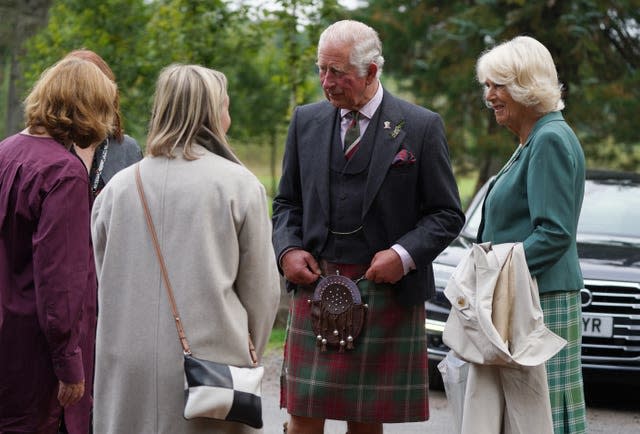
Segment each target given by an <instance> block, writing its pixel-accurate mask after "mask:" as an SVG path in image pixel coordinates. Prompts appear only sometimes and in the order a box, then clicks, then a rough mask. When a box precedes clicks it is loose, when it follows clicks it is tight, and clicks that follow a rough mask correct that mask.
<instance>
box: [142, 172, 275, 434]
mask: <svg viewBox="0 0 640 434" xmlns="http://www.w3.org/2000/svg"><path fill="white" fill-rule="evenodd" d="M136 186H137V188H138V195H139V196H140V202H141V203H142V207H143V208H144V214H145V217H146V219H147V227H148V229H149V233H150V234H151V239H152V241H153V247H154V248H155V251H156V256H157V257H158V263H159V264H160V271H161V272H162V279H163V280H164V284H165V286H166V289H167V296H168V297H169V305H170V306H171V313H172V314H173V319H174V321H175V323H176V330H177V331H178V339H179V340H180V345H182V351H183V353H184V375H185V391H184V395H185V401H184V418H185V419H194V418H199V417H205V418H210V419H219V420H226V421H233V422H241V423H244V424H247V425H249V426H251V427H254V428H262V399H261V385H262V377H263V375H264V367H262V366H258V357H257V355H256V350H255V347H254V346H253V342H252V341H251V336H249V342H248V344H249V345H248V351H249V355H250V356H251V361H252V363H253V366H251V367H246V368H240V367H236V366H232V365H227V364H224V363H218V362H213V361H210V360H203V359H198V358H196V357H194V356H193V355H192V354H191V349H190V348H189V342H188V341H187V336H186V334H185V332H184V328H183V327H182V321H181V320H180V315H179V314H178V306H177V305H176V301H175V298H174V297H173V288H172V287H171V282H170V281H169V273H168V272H167V267H166V265H165V263H164V257H163V255H162V251H161V250H160V244H159V243H158V235H157V233H156V229H155V226H154V224H153V219H152V218H151V213H150V212H149V206H148V205H147V199H146V198H145V195H144V188H143V186H142V179H141V178H140V163H138V164H136Z"/></svg>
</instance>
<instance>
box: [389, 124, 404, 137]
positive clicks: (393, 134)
mask: <svg viewBox="0 0 640 434" xmlns="http://www.w3.org/2000/svg"><path fill="white" fill-rule="evenodd" d="M403 125H404V121H400V123H398V125H396V126H395V128H394V129H393V131H392V132H391V137H392V138H394V139H395V138H396V137H397V136H398V134H400V131H401V130H402V127H403Z"/></svg>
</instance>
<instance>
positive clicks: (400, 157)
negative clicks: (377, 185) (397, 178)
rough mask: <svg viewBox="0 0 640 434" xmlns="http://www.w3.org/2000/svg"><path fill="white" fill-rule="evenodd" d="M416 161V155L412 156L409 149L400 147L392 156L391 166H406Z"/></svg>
mask: <svg viewBox="0 0 640 434" xmlns="http://www.w3.org/2000/svg"><path fill="white" fill-rule="evenodd" d="M415 162H416V157H414V156H413V154H412V153H411V151H408V150H406V149H401V150H400V152H398V153H397V154H396V156H395V157H394V158H393V163H391V165H392V166H408V165H410V164H413V163H415Z"/></svg>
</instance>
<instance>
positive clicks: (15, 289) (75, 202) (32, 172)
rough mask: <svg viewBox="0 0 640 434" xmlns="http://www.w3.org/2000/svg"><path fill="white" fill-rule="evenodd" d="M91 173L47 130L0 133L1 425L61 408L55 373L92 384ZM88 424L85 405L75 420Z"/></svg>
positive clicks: (30, 421)
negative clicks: (42, 133) (81, 415)
mask: <svg viewBox="0 0 640 434" xmlns="http://www.w3.org/2000/svg"><path fill="white" fill-rule="evenodd" d="M87 178H88V176H87V171H86V169H85V168H84V166H83V165H82V162H81V161H80V160H79V159H78V158H77V157H75V156H74V155H73V154H71V153H70V152H69V151H68V150H67V149H65V148H64V147H63V146H62V145H60V144H59V143H57V142H56V141H54V140H53V139H51V138H45V137H33V136H29V135H24V134H16V135H14V136H11V137H9V138H7V139H5V140H4V141H2V142H0V432H2V431H4V430H8V431H13V430H15V431H20V430H28V431H31V430H35V429H36V427H37V424H38V423H39V421H41V420H43V418H52V417H56V415H57V414H59V413H60V407H59V405H58V404H57V399H56V395H57V390H58V387H57V386H58V380H60V381H64V382H67V383H77V382H79V381H81V380H83V379H84V380H85V389H86V390H87V391H90V390H91V381H92V372H93V347H94V343H95V314H96V312H95V311H96V286H97V284H96V276H95V267H94V263H93V255H92V250H91V241H90V228H89V224H90V219H89V209H90V196H89V187H88V179H87ZM85 401H86V404H87V405H89V406H90V404H91V402H90V397H89V399H88V400H85ZM76 405H79V404H76ZM69 410H71V409H69ZM81 419H85V418H81ZM88 423H89V407H87V410H86V421H81V422H79V424H80V425H82V426H81V427H79V428H81V429H84V432H88ZM70 425H75V421H74V422H73V423H71V424H70ZM74 431H75V430H74Z"/></svg>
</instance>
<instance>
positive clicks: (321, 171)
mask: <svg viewBox="0 0 640 434" xmlns="http://www.w3.org/2000/svg"><path fill="white" fill-rule="evenodd" d="M383 64H384V58H383V57H382V44H381V42H380V39H379V37H378V34H377V33H376V31H375V30H373V29H372V28H370V27H369V26H367V25H365V24H363V23H360V22H356V21H349V20H347V21H339V22H336V23H334V24H332V25H331V26H329V27H328V28H327V29H326V30H325V31H324V32H323V33H322V35H321V36H320V40H319V43H318V52H317V66H318V71H319V76H320V83H321V85H322V88H323V91H324V94H325V97H326V101H322V102H317V103H314V104H308V105H303V106H299V107H297V108H296V110H295V111H294V113H293V116H292V120H291V124H290V127H289V134H288V138H287V143H286V149H285V154H284V160H283V170H282V178H281V181H280V186H279V193H278V195H277V196H276V197H275V199H274V202H273V224H274V233H273V244H274V249H275V253H276V255H277V258H278V264H279V266H280V271H281V272H282V274H283V275H284V277H285V278H286V282H287V289H288V290H289V291H290V292H291V294H292V298H291V303H290V311H289V319H288V325H287V337H286V343H285V350H284V352H285V354H284V362H283V369H282V379H281V380H282V381H281V403H280V405H281V407H283V408H286V409H287V411H288V413H289V415H290V419H289V421H288V426H287V427H286V428H285V429H286V430H288V431H287V432H288V434H301V433H304V434H315V433H319V434H320V433H322V432H323V430H324V421H325V419H335V420H344V421H347V429H348V432H349V434H360V433H367V434H377V433H382V424H383V423H399V422H414V421H424V420H427V419H428V418H429V403H428V378H427V346H426V335H425V330H424V319H425V313H424V301H425V300H426V299H427V298H428V297H430V296H431V295H433V293H434V290H435V288H434V278H433V270H432V267H431V262H432V261H433V259H434V258H435V257H436V256H437V255H438V254H439V253H440V252H441V251H442V250H443V249H444V248H445V247H446V246H447V245H448V244H449V242H450V241H452V240H453V239H454V238H455V237H456V236H457V235H458V233H459V231H460V229H461V228H462V225H463V223H464V213H463V212H462V210H461V207H460V199H459V195H458V189H457V186H456V182H455V179H454V177H453V173H452V170H451V164H450V161H449V151H448V146H447V141H446V137H445V132H444V125H443V122H442V119H441V118H440V116H439V115H438V114H437V113H434V112H432V111H429V110H427V109H425V108H422V107H419V106H416V105H413V104H410V103H408V102H406V101H403V100H401V99H399V98H397V97H395V96H393V95H392V94H391V93H389V92H388V91H387V90H385V89H383V87H382V84H381V83H380V81H379V77H380V74H381V72H382V67H383ZM335 275H340V276H342V277H341V278H344V277H348V278H350V279H351V280H348V279H347V280H348V282H351V284H353V283H354V282H353V281H355V282H356V283H357V287H356V290H355V293H356V294H355V295H356V298H361V302H362V305H365V306H366V307H365V314H364V320H363V321H362V331H361V332H360V334H359V335H358V334H357V329H358V327H357V326H354V325H353V324H355V322H357V319H358V318H360V319H362V317H361V316H358V315H357V314H355V313H353V312H355V310H354V311H352V310H347V312H348V314H340V315H343V316H340V315H334V316H330V315H328V314H327V315H326V316H323V315H324V314H323V312H325V313H326V312H328V311H327V310H326V309H325V308H326V307H327V306H328V305H329V304H330V302H331V299H327V300H324V298H323V300H324V301H322V303H320V304H315V302H314V303H312V302H311V300H312V299H313V298H314V290H315V288H316V285H320V284H322V283H323V282H326V280H325V279H327V278H329V277H330V276H335ZM332 279H334V278H332ZM325 286H326V285H325ZM339 286H340V285H338V286H334V287H333V288H332V290H336V288H338V289H340V288H339ZM347 286H349V287H351V286H350V285H343V286H342V288H344V287H347ZM319 287H320V286H319ZM338 292H340V291H338ZM334 296H335V293H334ZM323 297H324V296H323ZM338 298H339V297H338ZM354 300H355V298H354ZM327 303H328V304H327ZM347 304H348V303H347ZM340 306H342V305H340ZM314 309H315V310H314ZM323 309H324V310H323ZM312 311H314V312H315V317H314V318H315V319H316V320H317V319H318V312H320V318H321V320H320V323H321V324H325V325H326V324H331V327H330V329H329V330H328V334H325V335H323V334H322V333H317V332H314V327H313V326H314V325H317V324H318V322H314V323H313V324H312ZM334 313H335V312H334ZM338 316H340V318H339V319H336V318H337V317H338ZM331 321H334V322H333V323H332V322H331ZM336 324H340V326H337V325H336ZM345 324H346V325H345ZM343 326H344V327H343ZM351 326H353V327H351ZM334 327H335V330H334V331H333V334H335V336H338V337H339V340H340V344H336V345H332V344H331V342H330V340H331V339H330V338H331V329H333V328H334ZM349 327H351V328H349ZM338 329H340V330H338ZM345 330H346V331H345Z"/></svg>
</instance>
